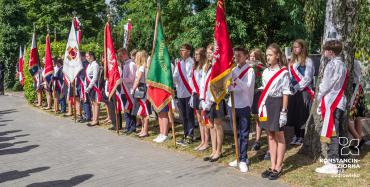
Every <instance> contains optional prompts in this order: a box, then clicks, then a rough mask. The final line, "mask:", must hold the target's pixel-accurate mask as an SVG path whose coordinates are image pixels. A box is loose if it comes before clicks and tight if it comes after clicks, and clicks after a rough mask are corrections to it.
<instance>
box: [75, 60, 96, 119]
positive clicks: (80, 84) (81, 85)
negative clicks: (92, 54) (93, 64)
mask: <svg viewBox="0 0 370 187" xmlns="http://www.w3.org/2000/svg"><path fill="white" fill-rule="evenodd" d="M88 65H89V62H87V61H83V62H82V66H83V69H82V70H81V71H80V72H79V73H78V75H77V77H76V79H75V81H76V88H75V93H76V97H80V98H81V101H82V102H81V103H82V111H83V113H82V118H83V119H85V120H88V121H89V120H91V117H92V115H91V103H90V99H89V98H88V97H86V96H87V95H86V92H85V87H86V85H85V79H86V69H87V66H88ZM85 99H86V101H85Z"/></svg>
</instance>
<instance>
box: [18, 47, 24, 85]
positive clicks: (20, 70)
mask: <svg viewBox="0 0 370 187" xmlns="http://www.w3.org/2000/svg"><path fill="white" fill-rule="evenodd" d="M23 56H24V53H23V51H22V47H19V59H18V78H19V82H20V83H21V85H22V86H23V85H24V73H23V63H24V59H23Z"/></svg>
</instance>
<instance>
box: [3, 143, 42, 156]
mask: <svg viewBox="0 0 370 187" xmlns="http://www.w3.org/2000/svg"><path fill="white" fill-rule="evenodd" d="M36 147H39V145H28V146H24V147H21V148H11V149H2V150H0V155H10V154H18V153H24V152H28V151H30V150H31V149H34V148H36Z"/></svg>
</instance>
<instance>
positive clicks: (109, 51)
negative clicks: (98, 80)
mask: <svg viewBox="0 0 370 187" xmlns="http://www.w3.org/2000/svg"><path fill="white" fill-rule="evenodd" d="M104 59H105V62H104V71H105V77H106V78H108V92H109V98H111V97H112V96H113V94H114V93H115V91H116V89H117V87H118V86H119V85H120V83H121V76H120V73H119V70H118V62H117V57H116V52H115V50H114V45H113V40H112V35H111V30H110V25H109V23H106V24H105V29H104Z"/></svg>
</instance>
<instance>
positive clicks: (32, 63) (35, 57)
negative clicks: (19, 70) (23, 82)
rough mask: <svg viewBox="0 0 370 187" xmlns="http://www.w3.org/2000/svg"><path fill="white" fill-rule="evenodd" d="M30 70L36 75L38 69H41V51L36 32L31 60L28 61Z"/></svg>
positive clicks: (33, 37)
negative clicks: (38, 48) (38, 46)
mask: <svg viewBox="0 0 370 187" xmlns="http://www.w3.org/2000/svg"><path fill="white" fill-rule="evenodd" d="M28 63H29V64H28V71H29V72H30V74H31V76H32V77H33V76H35V74H36V73H37V71H39V66H40V59H39V52H38V51H37V43H36V33H35V32H34V33H33V35H32V45H31V51H30V60H29V62H28Z"/></svg>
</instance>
